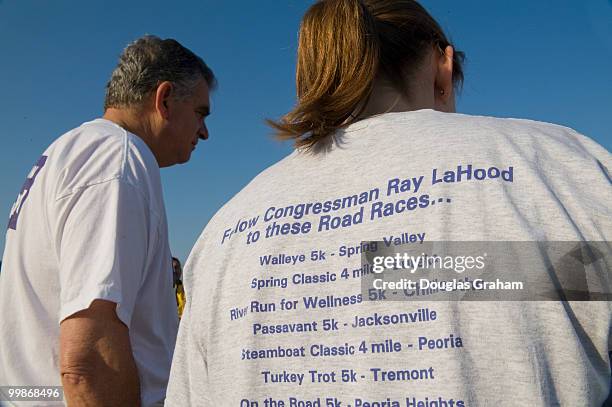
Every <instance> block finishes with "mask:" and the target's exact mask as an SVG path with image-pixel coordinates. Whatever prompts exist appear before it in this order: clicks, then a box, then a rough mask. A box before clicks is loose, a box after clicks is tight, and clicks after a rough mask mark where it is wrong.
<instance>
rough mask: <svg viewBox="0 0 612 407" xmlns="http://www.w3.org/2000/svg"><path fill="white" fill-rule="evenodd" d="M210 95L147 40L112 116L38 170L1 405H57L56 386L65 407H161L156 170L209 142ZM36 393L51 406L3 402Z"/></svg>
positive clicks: (2, 282) (162, 275) (15, 213)
mask: <svg viewBox="0 0 612 407" xmlns="http://www.w3.org/2000/svg"><path fill="white" fill-rule="evenodd" d="M214 85H215V77H214V75H213V73H212V71H211V70H210V69H209V68H208V66H207V65H206V64H205V63H204V61H202V59H201V58H200V57H198V56H197V55H195V54H194V53H193V52H191V51H190V50H188V49H186V48H184V47H183V46H182V45H181V44H179V43H178V42H177V41H175V40H172V39H165V40H162V39H160V38H157V37H155V36H145V37H142V38H140V39H138V40H136V41H135V42H134V43H132V44H130V45H129V46H128V47H127V48H126V49H125V50H124V52H123V53H122V55H121V57H120V59H119V63H118V65H117V67H116V69H115V70H114V72H113V74H112V76H111V79H110V81H109V82H108V85H107V93H106V100H105V104H104V108H105V112H104V116H103V117H102V118H100V119H96V120H93V121H91V122H87V123H84V124H82V125H81V126H79V127H77V128H76V129H73V130H71V131H69V132H68V133H66V134H64V135H63V136H61V137H59V138H58V139H57V140H56V141H55V142H53V143H52V144H51V146H49V147H48V148H47V150H46V151H45V152H44V153H43V155H42V156H41V157H40V158H39V159H38V160H37V161H36V164H35V166H34V168H33V169H32V171H31V172H30V174H29V175H28V177H27V179H26V182H25V184H24V186H23V188H22V190H21V193H20V194H19V196H18V198H17V201H16V203H15V205H14V206H13V209H12V210H11V214H10V219H9V224H8V230H7V235H6V247H5V250H4V257H3V259H2V263H3V270H2V274H1V276H0V315H2V318H1V319H0V332H2V335H0V386H5V387H0V392H4V393H5V394H2V395H0V404H2V400H5V401H7V400H8V401H9V402H12V401H19V400H21V401H23V400H30V401H38V402H43V403H44V405H63V402H61V399H62V396H61V394H60V395H59V396H57V393H55V392H54V391H51V392H48V391H44V390H47V389H51V390H55V389H53V387H52V386H58V387H59V386H63V390H64V397H65V401H66V402H67V404H68V405H69V406H81V405H88V406H89V405H91V406H98V405H100V406H102V405H104V406H135V405H143V406H153V405H162V404H163V402H164V398H165V389H166V384H167V380H168V376H169V371H170V364H171V360H172V352H173V349H174V344H175V339H176V332H177V327H178V318H177V312H176V303H175V298H174V295H173V290H172V283H173V278H172V264H171V262H172V260H171V254H170V249H169V244H168V235H167V233H168V232H167V221H166V214H165V208H164V202H163V197H162V189H161V182H160V174H159V168H160V167H168V166H171V165H174V164H177V163H184V162H186V161H188V160H189V158H190V155H191V152H192V151H193V149H194V148H195V147H196V144H197V143H198V140H199V139H204V140H205V139H206V138H207V137H208V130H207V129H206V125H205V123H204V119H205V118H206V117H207V116H208V114H209V113H210V103H209V91H210V90H211V89H212V88H213V87H214ZM6 386H8V387H6ZM32 386H38V388H39V389H42V390H43V392H41V391H40V390H38V391H33V392H30V393H31V394H30V393H27V394H28V396H27V397H29V398H26V399H24V398H23V397H21V398H19V397H17V398H16V396H15V395H16V394H22V393H21V392H19V393H16V392H15V391H12V392H9V390H11V389H17V388H20V389H24V388H25V389H31V388H33V387H32ZM41 386H42V387H41ZM37 405H40V403H38V404H37Z"/></svg>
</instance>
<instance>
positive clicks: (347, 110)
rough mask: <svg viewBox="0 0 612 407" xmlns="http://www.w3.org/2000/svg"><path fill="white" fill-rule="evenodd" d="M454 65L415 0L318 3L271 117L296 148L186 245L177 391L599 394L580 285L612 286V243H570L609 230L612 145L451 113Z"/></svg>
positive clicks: (203, 401) (523, 399) (220, 396)
mask: <svg viewBox="0 0 612 407" xmlns="http://www.w3.org/2000/svg"><path fill="white" fill-rule="evenodd" d="M462 63H463V54H462V53H461V52H459V51H458V50H457V49H456V48H455V46H454V45H453V44H452V43H451V42H450V40H449V39H448V37H447V36H446V35H445V33H444V32H443V31H442V29H441V28H440V26H439V24H438V23H437V22H436V21H435V20H434V19H433V18H432V17H431V16H430V15H429V13H427V11H426V10H425V9H424V8H423V7H421V6H420V5H419V4H418V3H417V2H416V1H411V0H323V1H319V2H317V3H315V4H314V5H313V6H312V7H311V8H310V9H309V10H308V12H307V13H306V15H305V16H304V19H303V21H302V25H301V28H300V36H299V47H298V63H297V74H296V84H297V104H296V106H295V107H294V108H293V109H291V111H290V112H289V113H287V114H286V115H285V116H283V117H282V118H281V119H280V120H278V121H270V124H271V125H272V126H273V128H274V129H275V131H276V132H277V135H278V137H280V138H281V139H283V140H292V141H293V142H294V143H295V145H296V149H295V151H294V152H293V153H292V154H291V155H289V156H288V157H286V158H285V159H283V160H281V161H280V162H278V163H277V164H275V165H273V166H272V167H270V168H268V169H267V170H265V171H264V172H263V173H261V174H260V175H258V176H257V177H256V178H255V179H254V180H253V181H252V182H251V183H250V184H249V185H248V186H246V187H245V188H244V189H243V190H242V191H241V192H240V193H238V194H237V195H236V196H235V197H234V198H233V199H232V200H231V201H230V202H229V203H228V204H227V205H225V206H224V207H223V208H222V209H221V210H220V211H219V212H218V213H217V214H216V216H215V217H214V218H213V219H212V220H211V221H210V223H209V224H208V225H207V227H206V229H205V230H204V232H203V233H202V235H201V237H200V239H199V240H198V242H197V244H196V246H195V247H194V249H193V251H192V253H191V256H190V259H189V260H188V261H187V265H186V267H185V272H184V274H185V285H186V292H187V294H188V298H187V303H186V306H185V313H184V316H183V319H182V322H181V328H180V332H179V338H178V342H177V348H176V351H175V357H174V361H173V365H172V374H171V379H170V387H169V389H168V405H171V406H186V405H200V406H208V405H210V406H213V405H214V406H216V405H224V406H225V405H227V406H256V405H259V406H264V405H265V406H281V405H284V406H346V405H350V406H355V407H365V406H397V407H399V406H403V407H417V406H422V407H434V406H435V407H441V406H447V407H463V406H489V405H494V406H498V405H499V406H549V405H562V406H587V405H589V406H595V405H601V404H602V402H603V401H604V400H605V398H606V396H607V395H608V392H609V387H610V365H609V360H608V352H609V350H610V346H611V344H612V340H611V338H610V327H611V326H612V313H611V308H610V305H609V304H610V303H609V302H607V301H591V302H587V301H579V302H577V301H569V300H571V299H583V300H584V299H589V298H591V299H593V298H594V299H602V298H603V299H605V298H609V295H610V292H611V290H610V281H611V280H612V279H611V278H610V272H609V270H610V247H609V245H607V244H603V245H599V246H597V248H596V249H594V250H591V252H594V253H597V254H598V256H599V257H597V259H596V260H593V261H591V260H589V259H586V260H585V257H583V256H579V254H581V253H582V252H581V250H580V247H583V246H581V245H577V246H576V245H575V244H572V241H575V242H585V241H600V242H601V241H603V242H606V241H610V239H611V238H612V235H611V233H612V210H611V208H610V202H612V192H611V188H610V178H609V175H607V169H606V168H612V159H611V157H610V154H609V153H608V152H607V151H606V150H605V149H603V148H602V147H601V146H599V145H597V144H596V143H595V142H593V141H592V140H590V139H588V138H586V137H584V136H582V135H580V134H578V133H576V132H575V131H573V130H571V129H568V128H564V127H561V126H556V125H552V124H547V123H539V122H533V121H526V120H516V119H498V118H492V117H479V116H470V115H461V114H456V113H454V112H455V92H456V90H457V89H458V88H459V87H460V85H461V83H462V80H463V67H462ZM493 102H494V101H493ZM444 241H446V242H453V243H454V242H459V243H462V244H463V245H460V247H461V248H462V251H459V252H457V251H455V252H454V255H453V256H450V255H446V256H444V257H442V256H441V254H442V253H440V252H438V251H432V248H436V247H438V246H435V244H437V242H444ZM555 241H564V242H565V243H568V242H569V243H568V245H569V246H568V245H557V244H555V243H554V242H555ZM515 242H519V243H515ZM542 242H546V243H545V244H543V243H542ZM434 243H435V244H434ZM589 244H591V243H589ZM443 247H446V246H443ZM453 247H454V246H453ZM398 250H401V251H403V252H404V254H407V252H409V253H410V254H411V256H412V257H410V259H409V261H408V260H406V259H407V258H408V257H402V256H400V254H401V253H400V252H399V251H398ZM436 250H437V249H436ZM395 251H398V252H397V253H395ZM389 253H391V254H389ZM393 254H397V256H393ZM428 256H429V257H428ZM415 259H416V260H415ZM440 259H443V260H444V262H442V260H440ZM578 259H580V261H578ZM499 260H501V262H500V263H495V262H496V261H499ZM402 261H404V262H402ZM491 264H493V265H494V267H491ZM497 264H501V265H503V266H504V267H497V266H496V265H497ZM551 265H554V266H551ZM587 265H589V266H588V271H587ZM581 267H582V268H581ZM381 268H382V270H381ZM385 270H386V271H385ZM568 270H569V271H571V273H570V274H568V273H569V271H568ZM381 271H384V273H382V274H379V272H381ZM389 278H390V280H389ZM534 279H535V281H537V283H538V284H534V283H533V281H534ZM572 281H573V283H572ZM581 282H582V283H584V284H582V283H581ZM587 282H588V284H587ZM540 283H541V284H540ZM578 283H580V284H582V285H580V284H578ZM560 284H561V286H560ZM568 284H570V285H569V286H568ZM571 284H578V285H571ZM585 287H588V289H587V288H585ZM564 290H566V291H564ZM589 291H596V292H595V293H589ZM555 293H559V295H558V296H557V297H555ZM439 300H442V301H439ZM459 300H462V301H459ZM468 300H478V301H468ZM536 300H538V301H536ZM544 300H548V301H544Z"/></svg>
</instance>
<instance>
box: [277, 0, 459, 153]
mask: <svg viewBox="0 0 612 407" xmlns="http://www.w3.org/2000/svg"><path fill="white" fill-rule="evenodd" d="M448 45H450V42H449V41H448V39H447V38H446V35H445V34H444V32H443V31H442V28H440V25H439V24H438V23H437V22H436V21H435V20H434V19H433V18H432V17H431V15H429V13H428V12H427V11H426V10H425V9H424V8H423V7H422V6H421V5H420V4H419V3H417V2H416V1H414V0H321V1H319V2H317V3H316V4H314V5H313V6H312V7H310V9H309V10H308V11H307V12H306V14H305V15H304V18H303V20H302V25H301V27H300V36H299V45H298V58H297V69H296V88H297V98H298V102H297V105H296V106H295V108H294V109H293V110H291V111H290V112H289V113H287V114H286V115H285V116H283V117H282V118H281V119H280V120H279V121H278V122H275V121H271V120H268V121H267V122H268V124H269V125H271V126H272V127H274V128H275V129H276V130H277V137H278V138H279V139H281V140H295V146H296V147H302V148H306V149H310V148H312V147H313V146H314V145H315V144H316V143H317V142H319V141H321V140H323V139H325V138H326V137H327V136H329V135H330V134H332V133H333V132H334V131H336V130H337V129H338V128H340V127H343V126H345V125H348V124H350V123H352V122H353V121H355V118H356V116H358V114H353V113H354V111H355V109H357V107H358V106H360V102H365V101H367V99H368V98H369V96H370V93H371V92H372V86H373V83H374V79H375V78H376V77H377V76H378V75H382V76H384V77H385V78H386V79H388V80H389V81H391V83H392V84H393V85H394V86H395V87H396V88H397V89H398V90H399V91H402V92H404V93H405V94H408V91H409V86H408V84H407V83H406V79H407V78H410V77H411V76H412V74H413V73H414V71H415V70H416V69H418V68H419V65H420V64H421V63H422V62H423V60H424V58H425V57H426V56H427V55H429V53H430V52H431V50H432V46H436V47H437V48H438V49H439V50H440V52H443V50H444V49H445V48H446V47H447V46H448ZM463 59H464V55H463V53H462V52H457V51H455V53H454V57H453V64H454V69H453V83H454V84H455V86H458V85H459V84H461V83H462V82H463V69H462V63H463ZM364 106H365V104H364V103H362V104H361V108H363V107H364Z"/></svg>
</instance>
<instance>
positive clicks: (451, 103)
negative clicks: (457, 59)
mask: <svg viewBox="0 0 612 407" xmlns="http://www.w3.org/2000/svg"><path fill="white" fill-rule="evenodd" d="M454 53H455V51H454V50H453V47H452V46H450V45H449V46H447V47H446V48H445V49H444V50H443V52H436V79H435V83H434V101H435V102H434V103H435V109H436V110H439V111H441V112H448V113H453V112H454V111H455V95H454V87H453V56H454Z"/></svg>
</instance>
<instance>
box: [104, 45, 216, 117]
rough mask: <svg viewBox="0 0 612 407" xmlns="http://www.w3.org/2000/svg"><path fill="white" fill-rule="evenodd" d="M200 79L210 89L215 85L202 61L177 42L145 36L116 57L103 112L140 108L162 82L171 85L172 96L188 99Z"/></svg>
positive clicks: (212, 76)
mask: <svg viewBox="0 0 612 407" xmlns="http://www.w3.org/2000/svg"><path fill="white" fill-rule="evenodd" d="M201 79H204V80H205V81H206V83H207V84H208V87H209V88H211V89H212V88H214V87H215V85H216V80H215V75H214V74H213V72H212V70H211V69H210V68H209V67H208V66H207V65H206V63H204V61H203V60H202V58H200V57H199V56H197V55H196V54H194V53H193V52H191V51H190V50H188V49H187V48H185V47H183V46H182V45H181V44H180V43H179V42H178V41H176V40H173V39H165V40H162V39H161V38H159V37H156V36H154V35H145V36H144V37H142V38H139V39H137V40H136V41H134V42H133V43H131V44H130V45H128V46H127V47H126V48H125V50H124V51H123V53H122V54H121V56H120V57H119V63H118V64H117V67H116V68H115V70H114V71H113V74H112V75H111V78H110V80H109V81H108V83H107V85H106V98H105V100H104V109H105V110H106V109H108V108H110V107H114V108H130V107H137V106H140V105H141V104H142V102H143V101H144V99H145V98H146V96H148V95H149V94H150V93H151V92H153V91H155V90H156V89H157V86H158V85H159V84H160V83H161V82H164V81H170V82H172V83H173V84H174V89H173V96H174V97H176V98H185V97H189V96H191V95H192V94H193V90H194V88H195V86H196V85H197V83H198V81H199V80H201Z"/></svg>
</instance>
